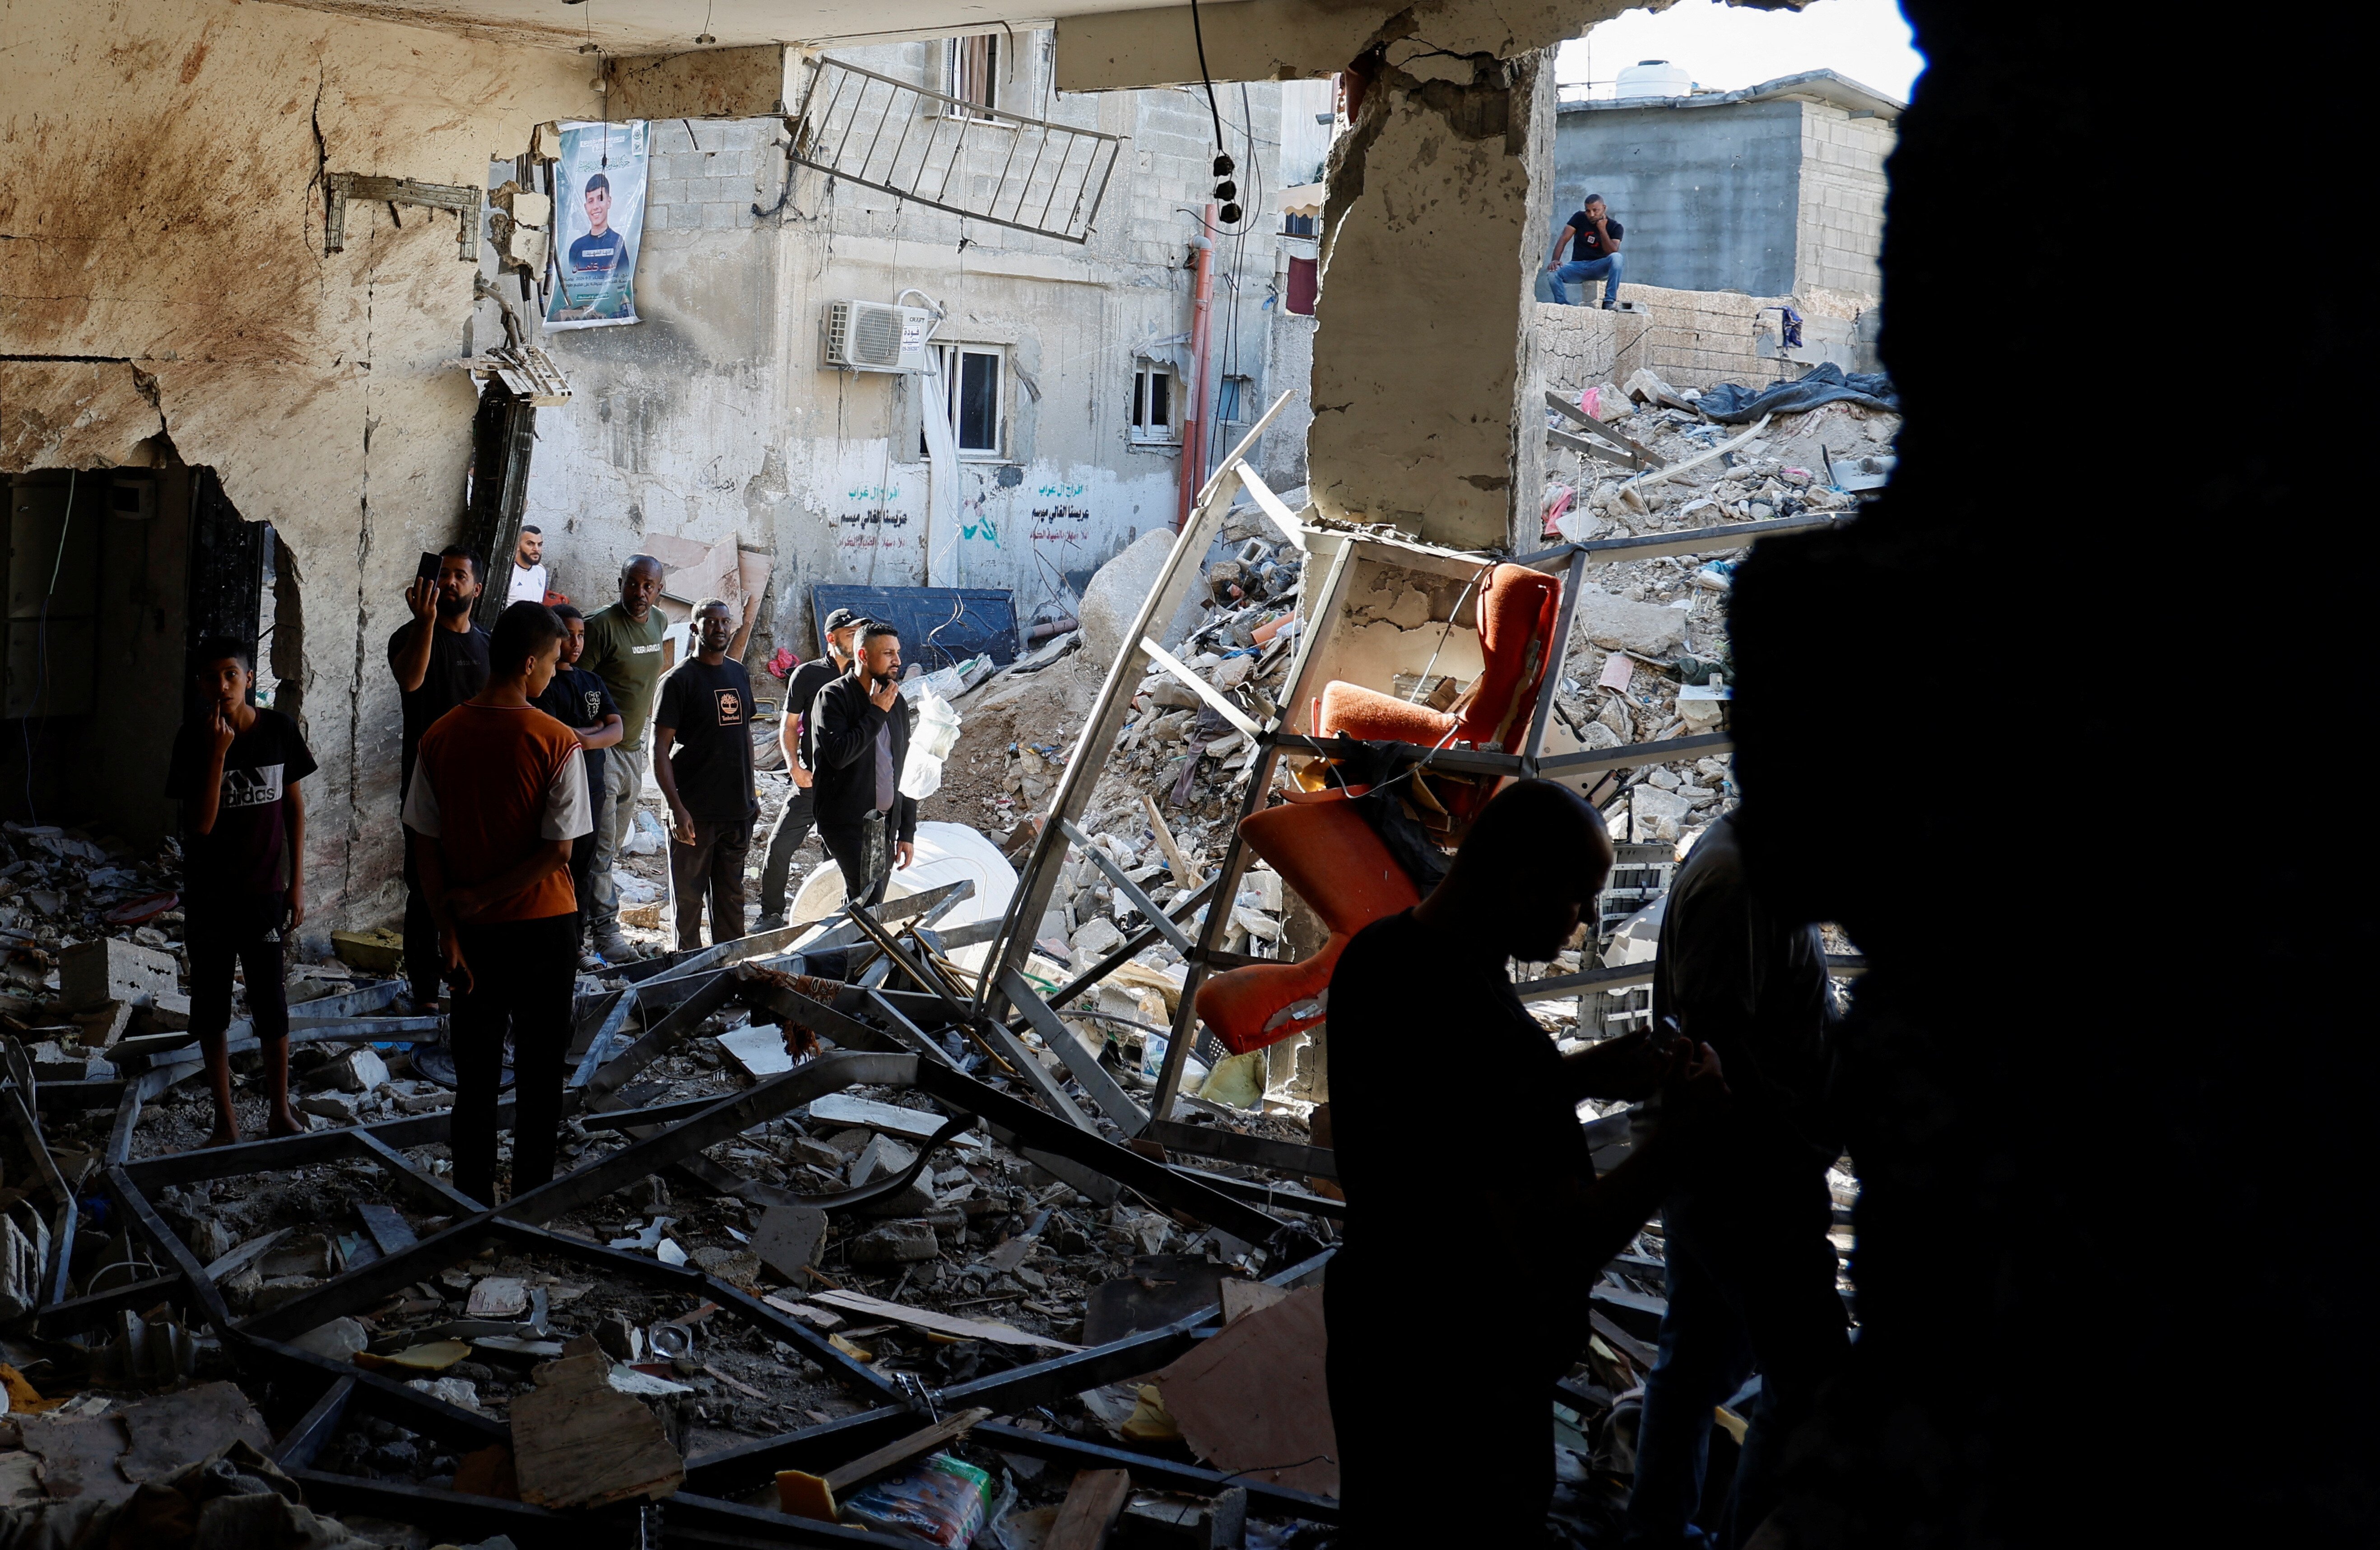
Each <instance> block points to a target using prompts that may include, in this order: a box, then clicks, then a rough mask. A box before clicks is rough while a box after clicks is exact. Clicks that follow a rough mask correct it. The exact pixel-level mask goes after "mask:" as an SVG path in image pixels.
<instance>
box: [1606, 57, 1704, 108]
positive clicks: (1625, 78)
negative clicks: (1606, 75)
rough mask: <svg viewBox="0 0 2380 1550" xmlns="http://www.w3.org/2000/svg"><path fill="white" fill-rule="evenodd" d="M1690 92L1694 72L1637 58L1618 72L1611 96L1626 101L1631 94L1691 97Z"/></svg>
mask: <svg viewBox="0 0 2380 1550" xmlns="http://www.w3.org/2000/svg"><path fill="white" fill-rule="evenodd" d="M1612 95H1613V96H1615V97H1617V98H1619V99H1620V100H1621V102H1626V101H1628V100H1629V99H1630V98H1632V97H1691V96H1693V95H1694V73H1693V72H1692V71H1690V70H1688V69H1687V68H1686V67H1684V66H1683V65H1672V64H1670V62H1669V61H1668V60H1667V59H1639V60H1638V61H1636V63H1634V64H1633V65H1631V66H1629V67H1627V68H1626V69H1624V70H1621V72H1620V79H1619V81H1618V83H1617V84H1616V86H1615V87H1614V90H1613V92H1612Z"/></svg>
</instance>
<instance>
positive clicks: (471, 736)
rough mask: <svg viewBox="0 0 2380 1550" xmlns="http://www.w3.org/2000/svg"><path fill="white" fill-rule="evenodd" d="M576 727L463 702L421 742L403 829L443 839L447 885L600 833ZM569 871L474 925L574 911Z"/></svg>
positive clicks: (483, 913)
mask: <svg viewBox="0 0 2380 1550" xmlns="http://www.w3.org/2000/svg"><path fill="white" fill-rule="evenodd" d="M419 775H420V778H419V779H418V780H416V781H415V782H414V786H413V790H412V792H411V793H410V794H409V795H408V796H407V799H406V803H405V824H406V827H407V828H408V829H411V830H412V831H413V832H414V833H415V834H418V835H420V836H423V837H425V838H428V839H433V840H436V841H437V842H438V847H439V854H440V857H441V859H442V860H443V861H444V863H445V870H446V882H447V885H448V886H450V887H476V886H477V885H480V884H482V883H485V882H487V881H488V880H489V879H491V878H492V877H495V876H497V875H498V874H500V873H504V872H506V871H508V870H510V869H511V868H513V867H515V866H517V865H519V864H520V862H521V861H522V860H525V859H526V858H527V857H528V854H529V852H530V851H532V850H534V849H536V848H538V847H539V846H540V845H542V844H547V843H550V842H552V841H553V840H557V839H576V838H577V837H578V836H580V835H583V834H585V833H587V832H588V831H589V829H591V828H592V827H593V826H594V822H595V819H594V806H593V804H592V803H591V802H590V801H589V799H588V796H587V771H586V765H585V763H584V762H583V761H582V760H581V759H580V758H579V757H578V738H577V736H576V735H575V734H574V733H572V732H571V730H570V729H569V728H568V727H566V726H563V725H562V724H561V723H560V722H558V721H556V720H554V719H553V717H552V716H550V715H548V714H545V713H544V712H543V711H540V710H538V709H536V708H534V707H532V706H527V705H524V706H521V707H520V708H518V709H513V708H511V707H508V706H501V705H477V704H467V705H458V706H456V707H455V709H454V710H453V711H451V712H449V713H448V714H446V715H445V716H444V717H443V718H441V720H440V721H439V723H438V725H437V726H433V727H431V729H430V731H429V733H428V734H427V735H425V736H424V737H423V738H422V739H421V767H420V770H419ZM577 909H578V901H577V898H576V897H573V896H572V893H571V887H570V873H569V872H568V870H567V869H566V868H559V867H558V868H556V869H554V870H553V871H552V872H549V873H546V874H545V875H544V876H542V877H540V879H539V880H538V881H537V882H535V883H532V884H530V885H528V887H527V888H525V889H523V890H521V891H520V892H518V893H516V894H513V895H510V896H508V897H504V898H500V899H492V900H490V901H488V903H487V904H486V905H484V906H483V907H481V908H480V909H477V910H475V911H474V912H473V913H472V914H471V915H470V916H469V917H468V919H469V921H471V922H472V923H474V924H480V925H489V924H494V923H497V922H500V921H535V920H544V919H547V918H549V917H552V916H555V915H570V914H576V913H577Z"/></svg>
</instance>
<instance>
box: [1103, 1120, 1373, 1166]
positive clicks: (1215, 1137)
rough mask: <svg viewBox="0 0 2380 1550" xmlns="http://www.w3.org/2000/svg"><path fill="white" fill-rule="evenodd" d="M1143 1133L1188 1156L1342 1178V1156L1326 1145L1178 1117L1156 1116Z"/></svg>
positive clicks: (1167, 1149) (1147, 1137)
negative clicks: (1191, 1122) (1278, 1138)
mask: <svg viewBox="0 0 2380 1550" xmlns="http://www.w3.org/2000/svg"><path fill="white" fill-rule="evenodd" d="M1140 1134H1141V1139H1142V1140H1144V1141H1155V1142H1157V1143H1158V1144H1159V1145H1160V1146H1162V1147H1163V1148H1165V1150H1166V1151H1168V1152H1179V1153H1183V1154H1184V1155H1185V1156H1190V1157H1220V1158H1221V1159H1222V1160H1223V1161H1225V1162H1227V1163H1238V1164H1240V1165H1242V1166H1245V1167H1252V1168H1270V1169H1271V1170H1272V1171H1273V1172H1275V1173H1287V1174H1294V1175H1296V1176H1298V1177H1299V1178H1331V1179H1335V1178H1338V1177H1339V1160H1338V1157H1337V1156H1336V1155H1335V1154H1334V1153H1332V1152H1331V1151H1330V1148H1329V1147H1326V1146H1300V1145H1299V1144H1298V1143H1297V1142H1295V1141H1274V1140H1272V1139H1271V1138H1269V1137H1267V1136H1244V1135H1242V1134H1240V1132H1239V1131H1237V1130H1226V1129H1223V1128H1222V1127H1220V1126H1219V1125H1185V1124H1184V1123H1182V1121H1180V1120H1178V1119H1152V1120H1150V1121H1149V1122H1148V1125H1147V1128H1146V1129H1143V1130H1142V1131H1141V1132H1140Z"/></svg>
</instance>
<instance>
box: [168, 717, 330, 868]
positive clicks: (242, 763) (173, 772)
mask: <svg viewBox="0 0 2380 1550" xmlns="http://www.w3.org/2000/svg"><path fill="white" fill-rule="evenodd" d="M211 745H212V737H211V735H210V733H209V731H208V729H207V728H206V727H205V726H188V725H185V726H183V727H182V728H181V729H180V730H179V731H177V732H176V733H175V734H174V752H173V757H172V760H171V762H170V763H168V764H167V765H166V770H165V795H166V796H168V797H171V798H174V799H176V800H178V801H180V802H182V803H184V804H185V811H188V803H190V802H193V801H196V800H197V799H198V797H199V787H200V782H201V781H203V780H204V779H205V778H206V775H207V765H208V761H209V759H210V757H211V756H212V753H213V749H212V746H211ZM313 773H314V756H313V754H311V753H310V752H308V751H307V749H306V739H305V738H301V737H299V736H298V735H297V723H296V722H294V721H292V720H290V719H289V718H288V717H287V716H285V715H283V714H281V713H280V712H279V711H272V710H259V711H258V712H257V713H256V720H255V722H254V723H252V724H251V725H250V726H249V728H248V730H247V731H245V732H242V733H240V734H238V735H237V737H235V738H232V740H231V749H230V751H228V752H226V753H225V755H224V771H223V790H222V793H221V795H220V796H219V798H218V799H217V803H216V807H215V822H214V827H213V828H212V829H210V830H208V831H207V832H206V833H205V834H195V833H190V832H188V830H187V829H186V830H185V833H184V835H183V851H182V854H183V858H184V865H183V879H184V885H185V886H186V887H187V888H188V892H189V895H190V897H192V898H193V899H219V898H227V897H237V896H240V895H244V894H277V893H281V892H284V891H285V890H286V889H287V888H288V886H289V868H290V865H291V864H292V861H291V858H290V856H289V839H288V836H289V828H288V815H289V808H288V799H289V787H291V786H293V785H295V784H296V783H297V782H298V781H300V780H303V779H304V778H306V776H308V775H312V774H313Z"/></svg>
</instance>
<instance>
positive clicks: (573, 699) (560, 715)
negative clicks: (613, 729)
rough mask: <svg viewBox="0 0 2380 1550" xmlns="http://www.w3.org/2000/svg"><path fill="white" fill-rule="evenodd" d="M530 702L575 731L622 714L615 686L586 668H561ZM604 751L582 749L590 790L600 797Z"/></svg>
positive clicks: (591, 726)
mask: <svg viewBox="0 0 2380 1550" xmlns="http://www.w3.org/2000/svg"><path fill="white" fill-rule="evenodd" d="M529 703H531V704H533V705H535V706H536V707H537V708H538V709H539V710H540V711H543V712H544V713H545V714H548V715H550V716H552V717H553V719H554V720H556V721H558V722H560V723H562V725H564V726H567V727H570V728H572V729H573V730H575V731H586V730H589V729H590V728H593V727H599V726H602V725H603V718H604V717H605V716H613V715H618V714H620V707H619V705H618V704H617V703H616V702H614V701H613V698H612V689H611V686H610V685H608V684H606V683H605V682H604V681H603V680H602V679H601V678H599V677H596V676H595V675H594V674H592V673H590V672H589V671H587V669H585V668H584V667H564V668H560V669H557V670H556V671H555V673H554V675H553V682H552V683H550V684H547V685H546V686H545V692H544V693H543V694H540V695H539V696H538V697H537V698H536V699H534V700H532V701H530V702H529ZM603 752H604V751H603V750H601V749H600V748H589V749H582V750H580V752H579V756H580V757H581V758H583V759H585V760H586V761H587V789H588V790H589V791H590V792H593V793H596V794H598V795H599V796H600V795H601V792H602V790H603Z"/></svg>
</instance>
